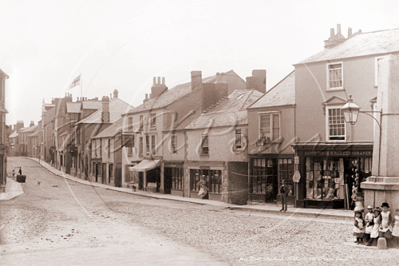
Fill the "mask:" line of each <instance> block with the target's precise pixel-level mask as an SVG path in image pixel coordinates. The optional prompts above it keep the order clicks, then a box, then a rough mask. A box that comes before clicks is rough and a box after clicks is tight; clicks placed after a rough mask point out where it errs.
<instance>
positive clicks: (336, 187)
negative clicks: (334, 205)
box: [306, 157, 371, 207]
mask: <svg viewBox="0 0 399 266" xmlns="http://www.w3.org/2000/svg"><path fill="white" fill-rule="evenodd" d="M370 174H371V158H368V157H366V158H363V157H361V158H338V157H336V158H328V157H306V199H312V200H326V201H328V200H330V201H331V200H338V199H340V200H346V201H347V202H351V204H350V205H353V204H354V202H355V201H356V197H357V195H358V192H360V183H361V182H362V181H363V180H364V179H365V178H366V177H367V176H369V175H370ZM348 207H349V206H348Z"/></svg>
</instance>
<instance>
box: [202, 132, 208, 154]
mask: <svg viewBox="0 0 399 266" xmlns="http://www.w3.org/2000/svg"><path fill="white" fill-rule="evenodd" d="M201 155H209V144H208V135H201Z"/></svg>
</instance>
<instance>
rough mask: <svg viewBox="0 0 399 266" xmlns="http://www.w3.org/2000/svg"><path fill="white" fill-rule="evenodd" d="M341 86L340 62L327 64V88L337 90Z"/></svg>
mask: <svg viewBox="0 0 399 266" xmlns="http://www.w3.org/2000/svg"><path fill="white" fill-rule="evenodd" d="M342 88H343V77H342V63H338V64H328V89H329V90H337V89H342Z"/></svg>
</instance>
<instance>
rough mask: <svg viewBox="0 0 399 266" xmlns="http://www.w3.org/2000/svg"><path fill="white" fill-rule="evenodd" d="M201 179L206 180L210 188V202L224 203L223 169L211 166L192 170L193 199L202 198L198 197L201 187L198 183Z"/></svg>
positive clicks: (191, 188) (191, 187)
mask: <svg viewBox="0 0 399 266" xmlns="http://www.w3.org/2000/svg"><path fill="white" fill-rule="evenodd" d="M201 177H202V178H203V179H204V180H205V182H206V186H207V187H208V198H209V199H210V200H217V201H222V180H223V169H220V168H219V169H217V168H215V167H213V168H212V169H211V168H210V167H209V166H203V167H199V168H196V169H193V168H190V190H191V193H190V194H191V196H190V197H191V198H200V196H198V193H199V190H200V186H199V184H198V182H199V181H200V180H201Z"/></svg>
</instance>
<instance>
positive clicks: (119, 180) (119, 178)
mask: <svg viewBox="0 0 399 266" xmlns="http://www.w3.org/2000/svg"><path fill="white" fill-rule="evenodd" d="M115 187H122V164H121V163H117V164H116V167H115Z"/></svg>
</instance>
